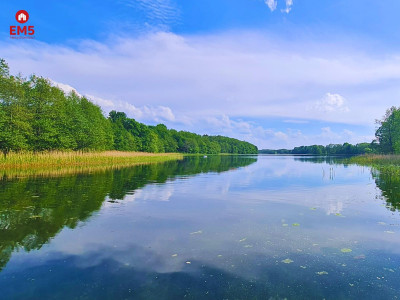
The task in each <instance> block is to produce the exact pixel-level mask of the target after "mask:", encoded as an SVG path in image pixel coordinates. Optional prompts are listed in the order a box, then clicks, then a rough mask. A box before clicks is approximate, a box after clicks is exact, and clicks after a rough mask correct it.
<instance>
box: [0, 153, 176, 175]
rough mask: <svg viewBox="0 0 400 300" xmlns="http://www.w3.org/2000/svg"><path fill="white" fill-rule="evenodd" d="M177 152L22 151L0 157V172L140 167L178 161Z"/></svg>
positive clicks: (72, 171) (31, 173)
mask: <svg viewBox="0 0 400 300" xmlns="http://www.w3.org/2000/svg"><path fill="white" fill-rule="evenodd" d="M182 159H183V155H182V154H180V153H147V152H123V151H104V152H72V151H71V152H40V153H33V152H24V153H9V154H8V155H7V157H4V156H2V157H1V158H0V172H1V173H2V175H6V176H9V175H11V176H18V174H21V175H24V174H26V175H34V174H37V175H40V174H43V175H44V174H49V175H51V174H53V173H54V174H60V175H62V174H69V173H76V172H78V173H79V172H87V171H89V172H91V171H96V170H107V169H115V168H122V167H129V166H135V165H140V164H152V163H162V162H166V161H172V160H182Z"/></svg>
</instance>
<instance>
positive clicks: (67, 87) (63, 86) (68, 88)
mask: <svg viewBox="0 0 400 300" xmlns="http://www.w3.org/2000/svg"><path fill="white" fill-rule="evenodd" d="M49 80H50V83H51V84H52V85H53V86H56V87H58V88H60V89H61V90H62V91H63V92H64V93H66V94H69V93H71V92H74V93H76V94H77V95H78V96H82V95H81V94H79V92H78V91H77V90H76V89H75V88H73V87H72V86H70V85H68V84H65V83H60V82H56V81H54V80H52V79H49Z"/></svg>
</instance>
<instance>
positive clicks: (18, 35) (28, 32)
mask: <svg viewBox="0 0 400 300" xmlns="http://www.w3.org/2000/svg"><path fill="white" fill-rule="evenodd" d="M15 19H16V20H17V22H18V23H20V24H24V23H26V22H28V20H29V14H28V12H27V11H26V10H23V9H21V10H19V11H17V13H16V14H15ZM10 38H12V39H34V38H35V27H34V26H33V25H29V26H26V25H17V26H15V25H11V26H10Z"/></svg>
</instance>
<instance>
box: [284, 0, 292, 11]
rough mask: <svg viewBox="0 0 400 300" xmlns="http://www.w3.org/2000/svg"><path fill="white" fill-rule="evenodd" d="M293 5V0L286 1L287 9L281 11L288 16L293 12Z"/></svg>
mask: <svg viewBox="0 0 400 300" xmlns="http://www.w3.org/2000/svg"><path fill="white" fill-rule="evenodd" d="M292 5H293V0H286V7H285V8H284V9H282V10H281V11H282V12H284V13H287V14H288V13H290V11H291V10H292Z"/></svg>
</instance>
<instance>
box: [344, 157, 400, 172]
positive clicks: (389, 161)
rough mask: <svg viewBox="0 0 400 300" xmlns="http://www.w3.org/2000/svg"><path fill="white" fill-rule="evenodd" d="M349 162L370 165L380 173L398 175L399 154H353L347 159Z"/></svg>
mask: <svg viewBox="0 0 400 300" xmlns="http://www.w3.org/2000/svg"><path fill="white" fill-rule="evenodd" d="M349 163H355V164H358V165H363V166H371V167H373V168H375V169H377V170H378V171H379V172H381V173H389V174H393V175H400V155H396V154H388V155H377V154H373V155H372V154H368V155H360V156H354V157H351V158H350V159H349Z"/></svg>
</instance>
